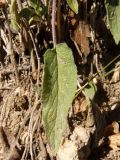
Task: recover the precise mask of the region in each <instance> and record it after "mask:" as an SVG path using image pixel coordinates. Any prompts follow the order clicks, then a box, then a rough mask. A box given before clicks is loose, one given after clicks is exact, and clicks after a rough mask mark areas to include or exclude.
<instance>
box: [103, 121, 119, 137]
mask: <svg viewBox="0 0 120 160" xmlns="http://www.w3.org/2000/svg"><path fill="white" fill-rule="evenodd" d="M118 132H119V124H118V123H117V122H113V123H112V124H110V125H108V126H107V127H106V128H105V130H104V135H105V136H110V135H113V134H116V133H118Z"/></svg>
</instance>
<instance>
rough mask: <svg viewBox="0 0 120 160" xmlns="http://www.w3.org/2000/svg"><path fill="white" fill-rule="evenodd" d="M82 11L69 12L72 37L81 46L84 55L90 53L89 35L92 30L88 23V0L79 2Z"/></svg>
mask: <svg viewBox="0 0 120 160" xmlns="http://www.w3.org/2000/svg"><path fill="white" fill-rule="evenodd" d="M79 3H80V11H81V13H82V14H80V15H76V14H75V13H74V12H72V11H70V12H69V22H70V26H71V29H72V32H71V39H72V40H73V42H75V43H77V45H78V46H79V47H80V48H81V52H82V53H83V55H84V57H87V55H88V54H89V53H90V47H89V37H90V30H89V26H88V23H87V2H86V0H84V1H82V2H79Z"/></svg>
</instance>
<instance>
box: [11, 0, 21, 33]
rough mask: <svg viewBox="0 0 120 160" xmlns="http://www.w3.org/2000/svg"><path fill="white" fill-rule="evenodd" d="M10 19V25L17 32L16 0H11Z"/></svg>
mask: <svg viewBox="0 0 120 160" xmlns="http://www.w3.org/2000/svg"><path fill="white" fill-rule="evenodd" d="M10 19H11V24H10V27H11V28H12V29H13V31H15V32H18V30H19V28H20V26H19V15H18V11H17V2H16V0H12V1H11V5H10Z"/></svg>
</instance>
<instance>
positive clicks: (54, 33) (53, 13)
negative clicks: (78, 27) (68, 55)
mask: <svg viewBox="0 0 120 160" xmlns="http://www.w3.org/2000/svg"><path fill="white" fill-rule="evenodd" d="M55 21H56V0H52V38H53V46H54V48H55V47H56V30H55Z"/></svg>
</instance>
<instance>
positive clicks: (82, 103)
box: [73, 98, 88, 114]
mask: <svg viewBox="0 0 120 160" xmlns="http://www.w3.org/2000/svg"><path fill="white" fill-rule="evenodd" d="M87 110H88V101H87V100H86V99H85V98H80V99H76V100H75V103H74V106H73V112H74V114H77V113H79V112H87Z"/></svg>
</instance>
